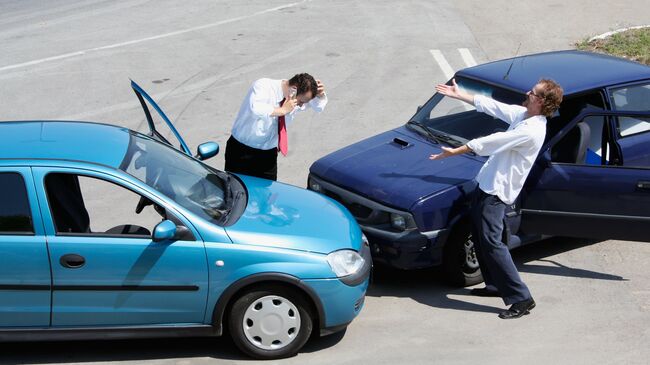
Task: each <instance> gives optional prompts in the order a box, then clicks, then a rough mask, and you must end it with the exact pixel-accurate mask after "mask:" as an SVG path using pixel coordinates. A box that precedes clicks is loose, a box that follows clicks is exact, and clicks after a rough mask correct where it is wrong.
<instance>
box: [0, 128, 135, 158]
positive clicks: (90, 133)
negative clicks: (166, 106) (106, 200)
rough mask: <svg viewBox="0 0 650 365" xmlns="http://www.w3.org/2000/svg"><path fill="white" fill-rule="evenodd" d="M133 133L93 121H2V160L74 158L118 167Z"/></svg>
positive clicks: (0, 132)
mask: <svg viewBox="0 0 650 365" xmlns="http://www.w3.org/2000/svg"><path fill="white" fill-rule="evenodd" d="M130 133H131V131H130V130H129V129H127V128H122V127H117V126H113V125H108V124H99V123H90V122H71V121H25V122H0V160H1V159H39V160H40V159H54V160H74V161H84V162H89V163H95V164H102V165H106V166H110V167H113V168H117V167H118V166H119V165H120V163H121V162H122V160H123V159H124V155H125V154H126V151H127V148H128V146H129V139H130Z"/></svg>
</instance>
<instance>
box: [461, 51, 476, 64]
mask: <svg viewBox="0 0 650 365" xmlns="http://www.w3.org/2000/svg"><path fill="white" fill-rule="evenodd" d="M458 52H459V53H460V56H461V57H462V58H463V62H465V65H467V67H472V66H476V61H475V60H474V57H473V56H472V54H471V53H470V51H469V49H467V48H458Z"/></svg>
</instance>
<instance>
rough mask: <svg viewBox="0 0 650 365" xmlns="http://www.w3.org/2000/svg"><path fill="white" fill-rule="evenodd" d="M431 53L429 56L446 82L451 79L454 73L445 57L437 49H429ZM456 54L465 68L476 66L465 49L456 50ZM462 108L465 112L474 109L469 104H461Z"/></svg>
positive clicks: (470, 54)
mask: <svg viewBox="0 0 650 365" xmlns="http://www.w3.org/2000/svg"><path fill="white" fill-rule="evenodd" d="M429 52H431V55H432V56H433V59H434V60H436V62H437V63H438V66H439V67H440V69H441V70H442V72H443V73H444V74H445V77H446V79H447V80H449V79H451V78H452V77H454V74H455V73H456V71H455V70H454V69H453V68H452V67H451V65H450V64H449V62H447V59H446V58H445V56H444V55H443V54H442V52H441V51H440V50H439V49H431V50H429ZM458 53H460V56H461V58H462V59H463V62H465V66H467V67H472V66H476V60H474V57H473V56H472V53H471V52H470V51H469V49H467V48H458ZM463 108H465V110H472V109H474V107H473V106H471V105H469V104H465V103H463Z"/></svg>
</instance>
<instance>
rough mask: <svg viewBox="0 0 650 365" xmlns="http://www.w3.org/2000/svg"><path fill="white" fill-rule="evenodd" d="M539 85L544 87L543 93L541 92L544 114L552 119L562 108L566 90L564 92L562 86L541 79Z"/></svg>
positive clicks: (549, 80)
mask: <svg viewBox="0 0 650 365" xmlns="http://www.w3.org/2000/svg"><path fill="white" fill-rule="evenodd" d="M538 84H540V85H542V91H541V92H540V97H541V98H542V101H543V103H542V114H544V115H545V116H546V117H547V118H550V117H551V116H553V113H555V111H556V110H557V109H558V108H559V107H560V103H562V95H563V94H564V90H562V86H560V84H558V83H557V82H555V81H553V80H551V79H540V80H539V82H538Z"/></svg>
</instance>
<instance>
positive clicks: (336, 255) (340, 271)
mask: <svg viewBox="0 0 650 365" xmlns="http://www.w3.org/2000/svg"><path fill="white" fill-rule="evenodd" d="M327 263H329V264H330V267H331V268H332V271H334V273H335V274H336V276H338V277H343V276H348V275H352V274H354V273H356V272H358V271H359V270H361V268H362V267H363V264H364V263H365V260H364V259H363V257H361V255H359V253H358V252H357V251H353V250H340V251H335V252H332V253H331V254H329V255H327Z"/></svg>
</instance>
